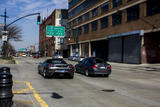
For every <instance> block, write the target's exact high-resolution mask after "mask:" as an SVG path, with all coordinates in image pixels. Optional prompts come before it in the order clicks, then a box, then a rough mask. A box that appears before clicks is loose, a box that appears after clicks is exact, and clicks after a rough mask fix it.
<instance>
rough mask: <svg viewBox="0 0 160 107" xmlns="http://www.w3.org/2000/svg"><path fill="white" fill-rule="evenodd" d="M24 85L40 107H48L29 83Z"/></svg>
mask: <svg viewBox="0 0 160 107" xmlns="http://www.w3.org/2000/svg"><path fill="white" fill-rule="evenodd" d="M26 85H27V86H28V87H29V89H30V90H32V91H33V95H34V97H35V99H36V100H37V101H38V102H39V103H40V105H41V107H49V106H48V105H47V103H46V102H45V101H44V100H43V99H42V98H41V97H40V96H39V94H38V93H37V92H36V91H35V89H34V88H33V87H32V86H31V84H30V82H28V81H27V82H26Z"/></svg>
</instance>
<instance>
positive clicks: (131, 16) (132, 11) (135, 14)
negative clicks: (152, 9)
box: [127, 5, 139, 21]
mask: <svg viewBox="0 0 160 107" xmlns="http://www.w3.org/2000/svg"><path fill="white" fill-rule="evenodd" d="M138 18H139V5H136V6H133V7H130V8H128V9H127V21H132V20H136V19H138Z"/></svg>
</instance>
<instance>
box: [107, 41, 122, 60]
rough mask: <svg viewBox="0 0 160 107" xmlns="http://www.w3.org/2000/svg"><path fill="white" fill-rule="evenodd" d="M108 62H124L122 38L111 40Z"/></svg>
mask: <svg viewBox="0 0 160 107" xmlns="http://www.w3.org/2000/svg"><path fill="white" fill-rule="evenodd" d="M108 51H109V52H108V60H109V61H113V62H122V38H114V39H110V40H109V49H108Z"/></svg>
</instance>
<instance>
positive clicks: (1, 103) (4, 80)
mask: <svg viewBox="0 0 160 107" xmlns="http://www.w3.org/2000/svg"><path fill="white" fill-rule="evenodd" d="M12 86H13V81H12V74H11V73H10V68H8V67H1V68H0V107H11V106H12V104H13V102H12V98H13V93H12Z"/></svg>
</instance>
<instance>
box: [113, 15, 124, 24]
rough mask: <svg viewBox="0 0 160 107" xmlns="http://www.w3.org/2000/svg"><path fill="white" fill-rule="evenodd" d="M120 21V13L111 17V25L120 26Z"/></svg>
mask: <svg viewBox="0 0 160 107" xmlns="http://www.w3.org/2000/svg"><path fill="white" fill-rule="evenodd" d="M121 21H122V12H117V13H115V14H113V15H112V25H113V26H115V25H118V24H121Z"/></svg>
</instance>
